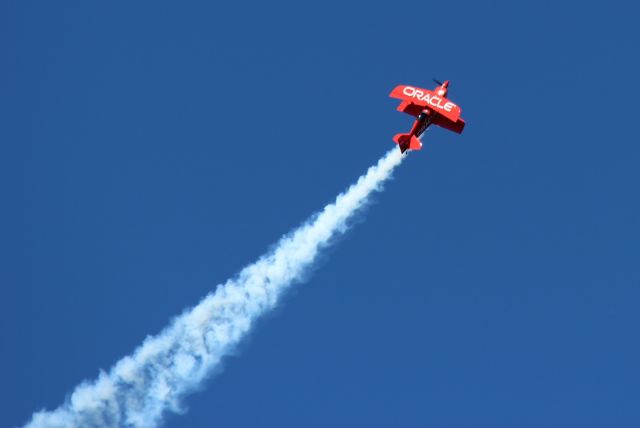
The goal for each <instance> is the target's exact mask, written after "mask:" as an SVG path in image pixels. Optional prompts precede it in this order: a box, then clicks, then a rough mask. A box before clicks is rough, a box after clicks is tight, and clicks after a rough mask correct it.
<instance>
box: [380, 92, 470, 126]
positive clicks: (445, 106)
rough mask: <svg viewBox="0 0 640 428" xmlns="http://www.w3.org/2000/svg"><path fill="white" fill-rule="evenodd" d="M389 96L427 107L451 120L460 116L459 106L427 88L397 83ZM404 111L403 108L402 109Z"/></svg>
mask: <svg viewBox="0 0 640 428" xmlns="http://www.w3.org/2000/svg"><path fill="white" fill-rule="evenodd" d="M389 96H390V97H391V98H398V99H400V100H402V101H406V102H409V103H412V104H416V105H419V106H422V107H429V108H430V109H431V110H433V111H435V112H436V113H439V114H441V115H442V116H444V117H446V118H447V119H449V120H450V121H452V122H457V121H458V118H459V117H460V113H461V110H460V107H458V106H457V105H456V104H455V103H453V102H452V101H450V100H448V99H446V98H444V97H440V96H438V94H436V93H435V92H433V91H430V90H428V89H421V88H415V87H413V86H407V85H398V86H396V87H395V88H394V89H393V91H391V93H390V94H389ZM402 111H404V110H402Z"/></svg>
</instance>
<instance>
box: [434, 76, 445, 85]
mask: <svg viewBox="0 0 640 428" xmlns="http://www.w3.org/2000/svg"><path fill="white" fill-rule="evenodd" d="M433 81H434V82H436V83H437V84H438V85H440V86H442V85H443V83H442V82H441V81H439V80H438V79H436V78H435V77H434V78H433Z"/></svg>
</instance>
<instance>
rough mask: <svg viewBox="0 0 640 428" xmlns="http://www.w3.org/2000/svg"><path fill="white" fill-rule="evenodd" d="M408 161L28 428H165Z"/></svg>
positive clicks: (393, 156) (376, 173) (389, 160)
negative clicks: (168, 418)
mask: <svg viewBox="0 0 640 428" xmlns="http://www.w3.org/2000/svg"><path fill="white" fill-rule="evenodd" d="M401 161H402V155H401V154H400V152H399V151H398V150H397V149H395V148H394V149H393V150H391V151H390V152H388V153H387V154H386V155H385V156H383V157H382V159H380V160H379V161H378V164H377V165H375V166H372V167H371V168H369V170H368V171H367V173H366V174H365V175H363V176H361V177H360V178H359V179H358V181H357V182H356V183H355V184H353V185H352V186H351V187H349V189H347V191H346V192H344V193H342V194H340V195H339V196H338V197H337V198H336V200H335V202H334V203H332V204H329V205H327V206H326V207H324V209H323V210H322V211H321V212H320V213H318V214H316V215H314V216H313V217H312V218H311V219H310V220H309V221H308V222H307V223H305V224H303V225H302V226H300V227H299V228H298V229H296V230H294V231H293V232H291V233H290V234H288V235H285V236H284V237H283V238H282V239H281V240H280V242H279V243H278V245H277V246H276V247H275V248H274V249H273V250H272V251H271V252H270V253H268V254H266V255H264V256H262V257H261V258H260V259H259V260H258V261H257V262H255V263H253V264H251V265H249V266H247V267H245V268H244V269H243V270H242V271H241V272H240V273H239V274H238V275H237V277H235V278H233V279H231V280H229V281H227V282H226V283H225V284H223V285H220V286H218V287H217V289H216V291H215V292H213V293H211V294H209V295H208V296H207V297H205V298H204V299H203V300H202V301H201V302H200V303H199V304H198V305H197V306H195V307H194V308H192V309H189V310H187V311H185V312H184V313H183V314H182V315H180V316H179V317H177V318H176V319H175V320H173V322H172V323H171V325H170V326H168V327H167V328H166V329H165V330H164V331H162V332H161V333H160V334H158V335H157V336H153V337H148V338H147V339H146V340H145V341H144V343H143V344H142V345H141V346H140V347H138V349H136V350H135V352H134V353H133V354H132V355H130V356H127V357H124V358H123V359H121V360H120V361H118V362H117V363H116V365H115V366H114V367H113V368H112V369H111V370H110V371H109V372H108V373H105V372H102V373H100V375H99V377H98V379H97V380H95V381H93V382H85V383H82V384H80V385H79V386H77V387H76V389H75V390H74V391H73V393H72V394H71V396H70V397H69V398H68V399H67V400H66V402H65V403H64V404H63V405H62V406H61V407H59V408H58V409H56V410H53V411H41V412H37V413H35V414H34V415H33V416H32V419H31V421H30V422H29V423H28V425H27V426H26V427H27V428H87V427H135V428H146V427H156V426H158V425H160V424H161V423H162V419H163V415H164V413H165V411H166V410H171V411H174V412H179V411H180V408H179V401H180V399H181V398H182V397H183V396H184V395H185V394H186V393H188V392H190V391H192V390H193V389H195V388H196V387H197V386H199V385H200V384H201V382H202V381H203V380H204V379H205V378H206V377H207V375H208V374H210V373H211V372H212V369H214V368H215V367H216V366H217V365H218V364H219V362H220V360H221V359H222V357H224V356H225V355H227V354H229V353H230V351H232V350H233V348H234V346H236V345H237V344H238V342H239V341H240V340H241V339H242V338H243V337H244V336H245V335H246V334H247V332H248V331H249V330H250V328H251V325H252V324H253V323H254V322H255V320H256V319H257V318H258V317H259V316H260V315H261V314H263V313H265V312H266V311H267V310H269V309H271V308H272V307H273V306H274V305H275V304H276V302H277V301H278V298H279V297H280V296H281V295H282V293H283V291H285V290H286V289H287V288H288V287H289V286H290V285H291V284H292V283H294V282H295V281H299V280H301V279H302V276H303V274H304V272H305V270H306V269H308V268H309V267H310V265H311V264H312V263H313V262H314V260H315V259H316V257H317V255H318V252H319V250H320V249H322V248H323V247H325V246H327V245H328V244H329V243H330V240H331V238H332V237H334V236H336V235H337V234H338V233H343V232H344V231H346V229H347V227H348V226H347V221H348V220H349V218H350V217H352V216H353V214H354V213H355V212H356V211H357V210H358V209H359V208H361V207H362V206H363V205H364V204H365V203H366V201H367V200H368V198H369V196H370V195H371V193H372V192H373V191H376V190H380V188H381V185H382V183H383V182H384V181H385V180H387V179H388V178H389V177H390V176H391V173H392V171H393V169H394V168H395V167H396V166H398V165H399V164H400V162H401Z"/></svg>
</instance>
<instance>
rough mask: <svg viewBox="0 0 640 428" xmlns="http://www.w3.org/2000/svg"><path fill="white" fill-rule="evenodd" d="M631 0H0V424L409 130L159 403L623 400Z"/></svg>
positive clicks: (241, 406) (637, 233)
mask: <svg viewBox="0 0 640 428" xmlns="http://www.w3.org/2000/svg"><path fill="white" fill-rule="evenodd" d="M639 14H640V9H639V8H638V6H634V2H619V3H617V4H616V2H595V1H586V2H578V1H575V2H544V1H529V2H513V1H502V2H498V1H487V2H476V1H462V2H419V1H411V2H400V1H394V2H385V4H383V3H378V2H362V3H349V2H327V1H320V2H300V1H296V2H291V3H280V2H244V1H243V2H224V3H223V2H212V1H192V2H168V1H146V2H145V1H135V2H128V1H127V2H125V1H119V2H97V1H85V0H83V1H67V2H45V1H42V2H35V1H26V0H25V1H18V0H7V1H3V2H2V3H1V4H0V53H1V55H0V117H1V118H2V119H1V120H0V196H1V200H0V204H1V205H0V340H1V347H2V350H1V352H0V426H2V427H12V426H17V425H20V424H22V423H24V422H26V421H27V420H28V418H29V417H30V415H31V413H32V412H33V411H35V410H39V409H41V408H43V407H46V408H49V409H51V408H54V407H57V406H58V405H59V404H61V403H62V402H63V400H64V397H65V395H66V394H67V393H69V392H70V391H71V390H72V389H73V388H74V386H76V385H77V384H78V383H79V382H80V381H81V380H83V379H93V378H95V377H96V375H97V374H98V371H99V370H100V369H105V370H106V369H108V368H109V367H111V365H112V364H113V363H114V362H116V361H117V360H118V359H119V358H121V357H122V356H124V355H126V354H128V353H130V352H131V351H132V350H133V349H134V348H135V347H136V346H137V345H138V344H140V343H141V342H142V340H143V339H144V338H145V337H146V336H147V335H149V334H154V333H157V332H158V331H160V330H161V329H162V327H163V326H165V325H166V324H167V323H168V321H169V319H170V318H171V317H172V316H175V315H177V314H178V313H180V312H181V311H182V310H183V309H184V308H186V307H188V306H191V305H193V304H195V303H197V302H198V301H199V299H200V298H201V297H203V296H204V295H205V294H206V293H207V292H209V291H210V290H212V289H213V288H214V287H215V285H216V284H218V283H221V282H223V281H224V280H225V279H227V278H228V277H230V276H231V275H233V274H234V273H236V272H237V271H239V270H240V269H241V268H242V267H243V266H244V265H246V264H248V263H250V262H251V261H253V260H254V259H256V257H257V256H259V255H260V254H262V253H263V252H264V251H265V250H266V249H267V248H269V246H270V245H272V244H273V243H274V242H276V241H277V240H278V238H279V237H280V236H281V235H282V234H284V233H286V232H287V231H289V230H291V229H292V228H293V227H295V226H297V225H298V224H300V223H301V222H302V221H304V220H305V219H306V218H307V217H308V216H309V215H311V214H312V213H313V212H314V211H316V210H318V209H320V208H321V207H322V206H324V205H325V204H326V203H328V202H330V201H331V200H332V199H333V198H334V197H335V195H336V194H337V193H338V192H340V191H342V190H343V189H344V188H345V187H346V186H347V185H349V184H350V183H351V182H353V181H354V180H355V179H356V178H357V177H358V176H359V175H360V174H362V173H363V172H364V171H365V170H366V168H367V167H368V166H370V165H372V164H373V163H374V162H376V161H377V159H378V158H379V157H380V156H381V155H382V154H384V153H385V152H386V151H387V150H389V148H391V147H393V142H392V140H391V137H392V136H393V135H394V134H395V133H397V132H401V131H407V130H408V129H409V128H410V126H411V123H412V119H411V118H410V117H409V116H406V115H403V114H401V113H398V112H396V111H395V107H396V105H397V102H396V101H395V100H392V99H389V98H388V97H387V95H388V93H389V92H390V90H391V89H392V88H393V87H394V86H395V85H397V84H400V83H404V84H413V85H417V86H426V87H431V85H432V82H431V81H430V79H431V78H432V77H436V78H438V79H443V80H444V79H450V80H451V82H452V83H451V87H450V92H449V96H450V98H451V99H452V100H453V101H455V102H457V103H458V104H460V105H461V107H462V111H463V117H464V118H465V119H466V121H467V128H466V130H465V132H464V134H463V135H461V136H458V135H455V134H452V133H447V132H445V131H444V130H441V129H433V130H429V131H428V132H427V133H426V134H425V136H424V138H423V140H424V143H425V145H424V148H423V150H422V151H421V152H416V153H411V154H410V156H409V158H408V159H407V161H406V162H405V163H404V164H403V165H402V167H401V168H400V169H399V170H398V171H397V173H396V174H395V178H394V180H393V181H391V182H390V183H388V185H387V186H386V190H385V191H384V192H383V193H382V194H379V195H377V196H376V197H375V203H374V204H373V205H371V206H370V207H369V209H368V210H367V211H366V213H365V214H364V215H361V216H359V219H358V220H359V221H358V222H357V224H356V227H354V228H353V230H351V231H350V232H349V233H348V235H347V236H346V237H344V238H343V239H341V240H340V241H339V242H338V243H337V245H335V246H334V247H333V248H332V249H331V250H329V251H328V252H327V253H326V255H325V256H324V257H323V258H322V261H321V263H320V264H319V267H318V269H316V270H315V272H314V274H313V275H312V277H311V278H310V280H309V281H308V282H307V283H305V284H303V285H300V286H296V287H295V289H294V290H293V291H292V292H290V293H289V294H288V295H287V296H286V298H285V299H284V303H283V304H282V305H281V306H280V307H279V308H278V309H277V310H276V311H275V312H274V313H273V314H271V315H269V316H268V317H266V318H265V319H262V320H261V322H260V323H259V326H258V328H257V329H256V330H255V331H254V332H253V333H252V334H251V335H250V337H249V338H248V340H246V341H245V342H244V343H243V345H242V346H241V347H240V349H239V350H238V352H237V355H235V356H233V357H230V358H228V359H226V361H225V364H224V370H223V371H221V372H220V373H218V374H217V375H216V376H215V377H213V378H212V379H210V380H209V381H208V382H207V383H206V386H205V387H204V388H203V390H202V391H199V392H197V393H195V394H193V395H191V396H189V397H188V399H187V400H186V402H185V404H186V407H188V413H187V414H186V415H182V416H171V417H170V418H169V421H168V423H167V427H170V428H173V427H190V428H204V427H217V426H220V427H392V426H396V427H471V426H482V427H513V426H518V427H637V426H640V367H639V364H638V362H639V361H640V344H639V342H638V327H639V325H640V312H639V311H638V302H639V299H640V265H639V263H638V262H639V260H638V259H639V255H640V248H639V242H640V241H639V239H640V221H639V218H640V204H639V201H638V185H639V184H640V172H639V168H638V166H639V165H640V146H639V143H640V141H639V138H638V129H637V127H636V126H635V125H636V123H637V121H638V119H637V115H638V107H637V105H638V101H637V100H638V96H639V95H640V94H639V92H640V91H639V84H638V76H639V75H640V73H639V72H640V67H639V66H638V64H639V63H638V42H639V41H640V35H639V32H638V29H637V28H638V23H637V19H638V16H639Z"/></svg>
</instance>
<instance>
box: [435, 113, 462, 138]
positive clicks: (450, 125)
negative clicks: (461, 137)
mask: <svg viewBox="0 0 640 428" xmlns="http://www.w3.org/2000/svg"><path fill="white" fill-rule="evenodd" d="M431 123H433V124H434V125H438V126H440V127H442V128H444V129H448V130H449V131H453V132H455V133H457V134H462V130H463V129H464V120H462V119H458V120H457V121H455V122H452V121H450V120H449V119H447V118H446V117H443V116H436V117H435V118H434V119H433V122H431Z"/></svg>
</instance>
